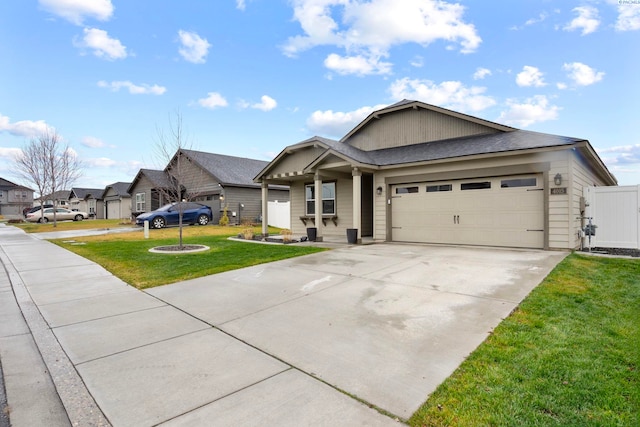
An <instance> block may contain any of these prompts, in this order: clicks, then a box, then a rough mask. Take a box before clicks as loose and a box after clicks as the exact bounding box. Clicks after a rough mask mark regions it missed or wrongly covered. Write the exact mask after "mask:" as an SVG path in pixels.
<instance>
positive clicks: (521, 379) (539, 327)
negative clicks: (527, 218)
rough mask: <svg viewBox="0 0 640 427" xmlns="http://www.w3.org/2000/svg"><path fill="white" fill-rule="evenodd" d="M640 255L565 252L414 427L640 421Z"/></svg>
mask: <svg viewBox="0 0 640 427" xmlns="http://www.w3.org/2000/svg"><path fill="white" fill-rule="evenodd" d="M639 362H640V260H628V259H614V258H597V257H588V256H581V255H577V254H573V255H570V256H569V257H567V258H566V259H565V260H564V261H563V262H562V263H560V265H558V267H557V268H556V269H554V270H553V272H552V273H551V274H550V275H549V276H548V277H547V278H546V280H545V281H544V282H543V283H542V284H541V285H540V286H538V287H537V288H536V289H535V290H534V291H533V292H532V293H531V294H530V295H529V296H528V297H527V298H526V299H525V301H523V303H522V304H521V305H520V306H519V307H518V308H517V309H516V310H515V311H514V312H513V313H512V314H511V316H509V317H508V318H507V319H505V320H504V321H503V322H502V323H501V324H500V325H499V326H498V327H497V328H496V329H495V330H494V331H493V333H492V334H491V335H490V336H489V337H488V338H487V340H486V341H485V342H484V343H483V344H482V345H481V346H480V347H478V349H477V350H476V351H475V352H474V353H472V354H471V355H470V356H469V358H468V359H467V360H466V361H465V362H464V363H463V364H462V365H461V366H460V367H459V369H458V370H457V371H456V372H455V373H454V374H453V375H452V376H451V377H449V378H448V379H447V380H446V381H444V382H443V383H442V384H441V385H440V387H438V389H437V390H436V391H435V392H434V393H433V394H432V395H431V396H430V397H429V399H428V400H427V402H426V403H425V404H424V405H423V406H422V407H421V409H420V410H418V411H417V412H416V413H415V414H414V415H413V417H412V418H411V419H410V421H409V424H410V425H412V426H458V425H459V426H507V425H518V426H590V425H593V426H632V425H633V426H637V425H640V419H639V418H638V417H639V415H638V414H640V373H639V372H638V367H639V365H640V363H639Z"/></svg>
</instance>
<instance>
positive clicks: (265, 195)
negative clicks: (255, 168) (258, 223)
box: [262, 180, 269, 237]
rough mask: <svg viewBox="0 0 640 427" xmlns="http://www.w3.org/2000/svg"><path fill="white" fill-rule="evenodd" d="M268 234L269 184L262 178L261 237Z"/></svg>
mask: <svg viewBox="0 0 640 427" xmlns="http://www.w3.org/2000/svg"><path fill="white" fill-rule="evenodd" d="M268 235H269V184H267V181H265V180H262V237H267V236H268Z"/></svg>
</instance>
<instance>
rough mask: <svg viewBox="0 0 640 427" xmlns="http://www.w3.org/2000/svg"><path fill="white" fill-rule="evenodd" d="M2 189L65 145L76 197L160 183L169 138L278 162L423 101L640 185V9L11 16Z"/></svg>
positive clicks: (193, 0) (480, 7)
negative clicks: (516, 131) (26, 149)
mask: <svg viewBox="0 0 640 427" xmlns="http://www.w3.org/2000/svg"><path fill="white" fill-rule="evenodd" d="M0 61H1V62H0V64H1V66H0V176H1V177H3V178H5V179H9V180H12V181H14V182H19V183H24V182H23V181H20V180H19V179H18V178H17V177H16V175H15V173H14V172H13V170H14V166H13V165H14V162H15V160H14V159H15V156H16V154H18V153H19V152H20V149H21V147H23V146H25V144H27V143H28V142H29V141H30V140H31V139H32V138H36V137H37V136H39V135H41V134H42V133H43V132H45V131H50V132H51V131H54V132H56V133H57V134H58V135H59V136H60V137H61V138H62V140H63V141H64V143H65V144H67V145H68V146H69V147H70V149H71V150H73V152H74V153H75V154H76V155H77V156H78V159H79V160H80V161H81V162H82V164H83V175H82V177H81V178H80V179H79V180H78V181H77V182H76V183H75V186H76V187H86V188H104V187H105V186H106V185H109V184H112V183H114V182H119V181H124V182H131V181H132V180H133V178H134V177H135V175H136V173H137V172H138V171H139V169H140V168H155V169H162V168H163V167H164V166H165V164H164V163H163V159H162V158H160V157H159V156H158V155H157V154H156V153H157V149H156V148H157V146H158V143H159V141H160V140H161V139H162V135H165V137H166V135H167V132H168V131H170V129H171V126H175V124H176V122H177V120H178V119H180V120H181V122H182V131H183V135H184V141H183V145H184V146H186V147H190V148H192V149H195V150H201V151H208V152H213V153H219V154H227V155H232V156H239V157H248V158H254V159H261V160H266V161H269V160H271V159H273V158H274V157H275V156H276V155H277V154H278V153H279V152H281V151H282V150H283V149H284V148H285V147H286V146H288V145H292V144H296V143H298V142H300V141H303V140H305V139H307V138H309V137H311V136H314V135H318V136H323V137H327V138H334V139H340V138H341V137H342V136H344V135H345V134H346V133H347V132H349V130H351V129H352V128H353V127H354V126H356V125H357V124H358V123H359V122H360V121H361V120H363V119H364V118H365V117H366V116H367V115H368V114H370V113H371V112H372V111H374V110H376V109H379V108H382V107H384V106H387V105H390V104H393V103H395V102H397V101H400V100H402V99H412V100H419V101H423V102H426V103H429V104H433V105H436V106H439V107H444V108H448V109H451V110H455V111H459V112H463V113H466V114H469V115H472V116H476V117H480V118H483V119H486V120H490V121H494V122H498V123H503V124H507V125H510V126H513V127H516V128H520V129H526V130H531V131H537V132H544V133H550V134H556V135H563V136H570V137H576V138H584V139H587V140H589V141H590V143H591V144H592V145H593V147H594V148H595V149H596V151H597V152H598V154H599V155H600V157H601V158H602V159H603V161H604V162H605V164H606V166H607V167H608V168H609V170H610V171H611V172H612V173H613V174H614V175H615V176H616V178H617V179H618V182H619V184H620V185H636V184H640V132H639V131H638V125H639V124H640V0H621V1H618V0H582V1H570V0H562V1H552V0H519V1H517V2H515V1H504V0H503V1H495V0H469V1H460V2H457V3H456V2H453V1H445V0H440V1H436V0H209V1H206V0H185V1H180V2H178V1H168V0H153V1H151V0H135V1H131V0H129V1H125V0H2V1H0Z"/></svg>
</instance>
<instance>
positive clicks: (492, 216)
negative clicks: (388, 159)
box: [391, 175, 544, 248]
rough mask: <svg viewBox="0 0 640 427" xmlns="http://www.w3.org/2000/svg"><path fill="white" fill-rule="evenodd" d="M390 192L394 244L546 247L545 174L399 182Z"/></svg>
mask: <svg viewBox="0 0 640 427" xmlns="http://www.w3.org/2000/svg"><path fill="white" fill-rule="evenodd" d="M391 192H392V202H391V216H392V239H393V240H394V241H399V242H424V243H447V244H463V245H487V246H508V247H521V248H542V247H544V215H543V210H544V191H543V185H542V175H522V176H521V175H518V176H509V177H493V178H479V179H466V180H459V181H438V182H420V183H410V184H401V185H394V186H392V188H391Z"/></svg>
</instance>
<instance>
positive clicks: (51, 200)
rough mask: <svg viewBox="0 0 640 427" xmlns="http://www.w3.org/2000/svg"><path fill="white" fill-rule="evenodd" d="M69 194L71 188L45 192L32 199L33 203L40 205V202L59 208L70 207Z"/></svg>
mask: <svg viewBox="0 0 640 427" xmlns="http://www.w3.org/2000/svg"><path fill="white" fill-rule="evenodd" d="M70 194H71V190H59V191H56V192H54V193H51V194H47V195H45V196H44V197H38V198H37V199H36V200H35V201H34V205H35V206H40V204H41V203H42V204H43V205H53V206H56V207H59V208H66V209H71V204H70V202H69V196H70ZM87 213H88V212H87Z"/></svg>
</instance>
